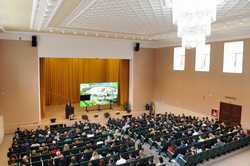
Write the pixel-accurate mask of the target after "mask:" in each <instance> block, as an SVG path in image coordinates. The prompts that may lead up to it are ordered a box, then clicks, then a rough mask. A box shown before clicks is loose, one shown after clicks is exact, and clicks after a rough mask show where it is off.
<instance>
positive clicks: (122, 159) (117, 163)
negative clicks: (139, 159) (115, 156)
mask: <svg viewBox="0 0 250 166" xmlns="http://www.w3.org/2000/svg"><path fill="white" fill-rule="evenodd" d="M126 162H127V161H126V160H125V159H124V158H120V159H119V160H117V161H116V163H115V164H116V165H121V164H125V163H126Z"/></svg>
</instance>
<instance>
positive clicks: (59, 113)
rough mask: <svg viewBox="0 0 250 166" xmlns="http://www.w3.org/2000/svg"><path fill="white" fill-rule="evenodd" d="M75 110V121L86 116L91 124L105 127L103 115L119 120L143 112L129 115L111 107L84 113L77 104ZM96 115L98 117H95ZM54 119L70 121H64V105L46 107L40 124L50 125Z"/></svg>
mask: <svg viewBox="0 0 250 166" xmlns="http://www.w3.org/2000/svg"><path fill="white" fill-rule="evenodd" d="M73 106H74V108H75V110H74V115H75V116H74V117H75V120H82V115H87V116H88V119H89V120H90V121H91V122H96V123H101V124H102V125H105V124H106V122H107V120H108V118H105V117H104V113H106V112H108V113H109V114H110V117H111V118H121V117H122V116H124V115H133V116H139V115H141V114H143V113H145V111H138V110H136V111H131V113H127V112H126V111H124V110H123V109H122V108H121V107H120V106H113V108H112V109H102V110H91V111H88V112H87V111H85V110H84V109H82V108H80V106H79V104H73ZM96 115H98V117H95V116H96ZM52 118H56V123H67V122H70V120H68V119H65V105H52V106H46V109H45V116H44V118H42V121H41V122H42V124H44V125H45V124H50V119H52Z"/></svg>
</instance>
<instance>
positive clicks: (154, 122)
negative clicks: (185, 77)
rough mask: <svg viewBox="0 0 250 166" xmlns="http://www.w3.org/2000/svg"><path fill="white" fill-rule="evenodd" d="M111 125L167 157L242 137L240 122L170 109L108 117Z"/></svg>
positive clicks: (243, 134) (212, 146) (223, 143)
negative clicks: (133, 115) (157, 112)
mask: <svg viewBox="0 0 250 166" xmlns="http://www.w3.org/2000/svg"><path fill="white" fill-rule="evenodd" d="M108 125H109V126H110V127H111V128H120V129H121V130H123V131H124V132H127V133H129V135H131V136H133V137H135V138H137V139H140V140H145V141H147V142H148V143H150V145H151V146H155V147H156V148H158V150H159V152H160V153H162V152H163V153H166V154H168V157H169V158H170V160H169V161H171V160H172V159H176V158H177V157H179V156H187V155H190V154H191V155H194V154H197V153H201V152H203V151H206V150H209V149H212V148H216V147H218V146H223V145H225V144H227V143H230V142H232V141H235V140H242V139H243V138H245V137H246V134H245V132H244V131H243V129H242V128H241V126H240V125H235V126H227V125H225V124H224V123H220V122H219V121H218V120H215V119H209V118H201V119H200V118H198V117H194V116H185V115H184V114H183V115H174V114H171V113H165V114H158V115H156V116H149V115H146V114H144V115H143V116H139V117H133V118H130V119H128V118H126V119H109V121H108Z"/></svg>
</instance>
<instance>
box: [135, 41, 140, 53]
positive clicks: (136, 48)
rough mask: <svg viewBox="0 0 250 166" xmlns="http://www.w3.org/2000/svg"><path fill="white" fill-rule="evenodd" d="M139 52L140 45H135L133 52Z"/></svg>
mask: <svg viewBox="0 0 250 166" xmlns="http://www.w3.org/2000/svg"><path fill="white" fill-rule="evenodd" d="M139 50H140V43H135V47H134V51H139Z"/></svg>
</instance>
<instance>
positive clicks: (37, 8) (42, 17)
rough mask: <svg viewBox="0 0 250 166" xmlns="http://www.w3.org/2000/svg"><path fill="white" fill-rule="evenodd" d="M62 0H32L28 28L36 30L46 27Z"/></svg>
mask: <svg viewBox="0 0 250 166" xmlns="http://www.w3.org/2000/svg"><path fill="white" fill-rule="evenodd" d="M63 1H64V0H33V5H32V14H31V22H30V28H31V29H33V30H38V31H39V30H41V29H46V28H48V26H49V24H50V22H51V20H52V19H53V17H54V16H55V14H56V12H57V10H58V9H59V8H60V7H61V5H62V3H63Z"/></svg>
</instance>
